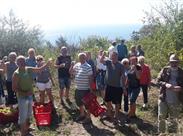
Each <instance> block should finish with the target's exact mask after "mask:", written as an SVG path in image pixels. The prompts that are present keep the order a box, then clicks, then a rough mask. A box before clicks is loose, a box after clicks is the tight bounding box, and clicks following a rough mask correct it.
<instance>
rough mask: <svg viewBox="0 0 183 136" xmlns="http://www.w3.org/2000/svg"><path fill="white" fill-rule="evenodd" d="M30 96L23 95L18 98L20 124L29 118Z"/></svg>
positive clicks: (30, 108)
mask: <svg viewBox="0 0 183 136" xmlns="http://www.w3.org/2000/svg"><path fill="white" fill-rule="evenodd" d="M32 102H33V98H32V96H25V97H19V98H18V109H19V121H18V123H19V124H20V125H21V124H23V123H25V122H26V120H27V119H30V118H31V116H32Z"/></svg>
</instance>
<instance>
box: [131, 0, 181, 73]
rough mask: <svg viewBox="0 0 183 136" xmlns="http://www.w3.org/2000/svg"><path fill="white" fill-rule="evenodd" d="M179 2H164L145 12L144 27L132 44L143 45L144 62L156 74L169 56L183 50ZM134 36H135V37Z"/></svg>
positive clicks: (172, 0) (175, 0) (170, 0)
mask: <svg viewBox="0 0 183 136" xmlns="http://www.w3.org/2000/svg"><path fill="white" fill-rule="evenodd" d="M182 10H183V9H182V6H181V3H180V1H179V0H169V1H164V2H163V5H160V7H152V8H151V11H150V12H145V13H146V17H145V18H144V26H143V27H142V28H141V29H140V30H139V31H138V32H136V33H135V34H138V35H137V36H138V39H137V40H136V41H134V35H133V37H132V38H131V40H132V42H133V41H134V42H136V43H137V44H141V45H143V48H144V50H145V52H146V53H145V55H146V58H147V59H146V60H147V63H149V64H150V65H151V67H152V69H154V70H155V71H156V72H159V70H160V69H161V68H162V67H163V66H165V65H167V62H168V58H169V54H170V53H172V52H177V51H178V50H180V49H181V48H183V38H182V37H183V12H182ZM135 36H136V35H135Z"/></svg>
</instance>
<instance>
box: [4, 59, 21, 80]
mask: <svg viewBox="0 0 183 136" xmlns="http://www.w3.org/2000/svg"><path fill="white" fill-rule="evenodd" d="M6 65H7V74H6V80H7V81H8V82H12V76H13V73H14V72H15V70H16V69H17V68H18V66H17V64H16V63H14V62H13V63H12V62H7V63H6Z"/></svg>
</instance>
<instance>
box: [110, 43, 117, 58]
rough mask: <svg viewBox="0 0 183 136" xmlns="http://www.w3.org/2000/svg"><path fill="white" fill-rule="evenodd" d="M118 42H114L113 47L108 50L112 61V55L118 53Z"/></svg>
mask: <svg viewBox="0 0 183 136" xmlns="http://www.w3.org/2000/svg"><path fill="white" fill-rule="evenodd" d="M116 45H117V44H116V41H112V45H111V46H110V47H109V48H108V52H109V58H110V59H111V55H112V53H113V52H118V51H117V46H116Z"/></svg>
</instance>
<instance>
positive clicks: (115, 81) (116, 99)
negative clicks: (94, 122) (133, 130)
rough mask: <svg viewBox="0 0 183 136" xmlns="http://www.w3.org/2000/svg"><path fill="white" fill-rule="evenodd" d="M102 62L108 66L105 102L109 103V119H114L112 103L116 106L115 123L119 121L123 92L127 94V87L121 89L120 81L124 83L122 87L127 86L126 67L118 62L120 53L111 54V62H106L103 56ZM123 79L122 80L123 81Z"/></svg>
mask: <svg viewBox="0 0 183 136" xmlns="http://www.w3.org/2000/svg"><path fill="white" fill-rule="evenodd" d="M100 62H101V63H103V64H105V65H106V84H107V87H106V94H105V101H106V102H107V111H108V117H110V118H112V117H113V116H112V103H113V104H115V114H114V119H115V120H114V121H118V119H119V118H118V117H119V110H120V105H121V99H122V94H123V91H124V93H125V94H126V88H125V86H123V87H121V83H120V81H122V85H125V80H126V77H125V73H124V72H125V71H124V67H123V66H122V64H121V63H120V62H118V53H117V52H113V53H112V54H111V60H107V59H106V60H105V59H104V54H103V55H102V57H101V59H100ZM121 78H122V80H121Z"/></svg>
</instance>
